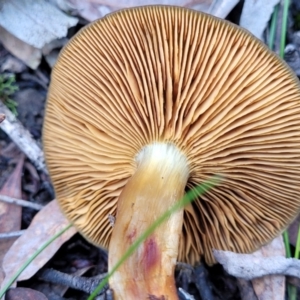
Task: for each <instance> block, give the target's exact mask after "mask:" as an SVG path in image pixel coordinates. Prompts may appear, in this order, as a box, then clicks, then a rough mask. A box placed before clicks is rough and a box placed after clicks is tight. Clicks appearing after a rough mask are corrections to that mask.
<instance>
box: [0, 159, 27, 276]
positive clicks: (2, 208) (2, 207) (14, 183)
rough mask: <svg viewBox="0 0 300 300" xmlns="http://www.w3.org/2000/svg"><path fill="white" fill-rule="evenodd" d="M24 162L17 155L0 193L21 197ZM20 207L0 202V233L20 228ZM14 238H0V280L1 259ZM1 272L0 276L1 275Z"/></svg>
mask: <svg viewBox="0 0 300 300" xmlns="http://www.w3.org/2000/svg"><path fill="white" fill-rule="evenodd" d="M23 164H24V155H23V154H22V155H21V156H19V161H18V163H17V165H16V167H15V169H14V171H13V172H12V173H11V175H10V176H9V177H8V179H7V180H6V182H5V184H4V185H3V187H2V189H1V191H0V195H4V196H9V197H14V198H21V196H22V190H21V177H22V169H23ZM21 213H22V208H21V207H20V206H17V205H15V204H9V203H4V202H0V233H8V232H12V231H17V230H20V228H21ZM14 241H15V238H11V239H3V240H0V282H1V281H2V280H1V277H3V275H4V274H3V269H2V260H3V257H4V255H5V254H6V252H7V251H8V249H9V248H10V247H11V245H12V244H13V242H14ZM1 274H2V276H1Z"/></svg>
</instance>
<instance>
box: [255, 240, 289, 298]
mask: <svg viewBox="0 0 300 300" xmlns="http://www.w3.org/2000/svg"><path fill="white" fill-rule="evenodd" d="M252 255H253V257H257V258H264V257H272V256H274V255H281V256H282V257H285V247H284V243H283V239H282V236H278V237H277V238H275V239H274V240H273V241H272V242H271V243H269V244H268V245H266V246H263V247H261V248H260V249H259V250H258V251H255V252H254V253H253V254H252ZM252 284H253V289H254V291H255V293H256V295H257V298H258V299H259V300H283V299H284V297H285V277H284V276H282V275H268V276H263V277H260V278H255V279H253V280H252Z"/></svg>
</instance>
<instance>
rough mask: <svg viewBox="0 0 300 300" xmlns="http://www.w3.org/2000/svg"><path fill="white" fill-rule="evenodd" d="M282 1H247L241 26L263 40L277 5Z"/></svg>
mask: <svg viewBox="0 0 300 300" xmlns="http://www.w3.org/2000/svg"><path fill="white" fill-rule="evenodd" d="M279 2H280V0H268V1H261V0H260V1H257V0H245V3H244V6H243V11H242V14H241V19H240V26H242V27H244V28H246V29H248V30H249V31H250V32H251V33H252V34H254V35H255V36H256V37H257V38H259V39H262V35H263V32H264V30H265V28H266V27H267V24H268V22H269V20H270V18H271V15H272V13H273V10H274V7H275V5H277V4H278V3H279Z"/></svg>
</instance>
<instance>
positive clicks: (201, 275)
mask: <svg viewBox="0 0 300 300" xmlns="http://www.w3.org/2000/svg"><path fill="white" fill-rule="evenodd" d="M194 282H195V284H196V287H197V289H198V291H199V293H200V296H201V299H205V300H213V299H215V297H214V296H213V293H212V286H211V283H210V281H209V279H208V274H207V270H206V269H205V267H204V265H203V264H200V265H198V266H196V267H195V277H194Z"/></svg>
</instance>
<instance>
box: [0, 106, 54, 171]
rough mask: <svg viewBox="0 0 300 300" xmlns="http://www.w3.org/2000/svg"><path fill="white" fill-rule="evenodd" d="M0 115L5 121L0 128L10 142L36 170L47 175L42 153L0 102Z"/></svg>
mask: <svg viewBox="0 0 300 300" xmlns="http://www.w3.org/2000/svg"><path fill="white" fill-rule="evenodd" d="M0 114H4V115H5V117H6V118H5V120H4V121H3V122H1V123H0V128H1V129H2V130H3V131H4V132H5V133H6V134H7V135H8V136H9V137H10V138H11V139H12V141H13V142H14V143H15V144H16V145H17V146H18V147H19V148H20V149H21V151H23V152H24V153H25V155H26V156H27V157H28V158H29V159H30V160H31V161H32V162H33V164H34V165H35V166H36V168H37V169H38V170H41V171H43V172H44V173H45V174H48V171H47V168H46V165H45V159H44V153H43V151H42V150H41V148H40V147H39V146H38V144H37V142H36V141H35V140H34V139H33V138H32V136H31V134H30V132H29V131H28V130H27V129H25V128H24V126H23V125H22V124H21V123H20V121H18V120H17V118H16V117H15V116H14V115H13V113H12V112H11V111H10V110H9V109H8V108H7V107H6V106H5V105H4V104H3V103H2V102H1V101H0Z"/></svg>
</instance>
